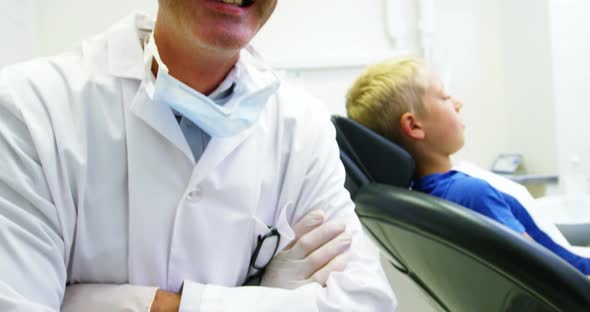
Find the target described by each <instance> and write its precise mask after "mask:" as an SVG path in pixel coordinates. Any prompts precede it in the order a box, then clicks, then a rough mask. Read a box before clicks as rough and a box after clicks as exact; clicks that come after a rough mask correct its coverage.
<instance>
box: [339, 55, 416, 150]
mask: <svg viewBox="0 0 590 312" xmlns="http://www.w3.org/2000/svg"><path fill="white" fill-rule="evenodd" d="M426 79H427V67H426V65H425V63H424V62H423V61H422V60H420V59H418V58H414V57H405V58H397V59H392V60H388V61H385V62H382V63H379V64H375V65H372V66H369V67H368V68H367V69H366V70H365V71H364V72H363V73H362V74H361V75H360V76H359V77H358V78H357V80H356V81H355V83H354V84H353V85H352V87H351V88H350V89H349V90H348V94H347V95H346V111H347V113H348V117H350V118H351V119H353V120H355V121H357V122H359V123H360V124H362V125H364V126H365V127H367V128H369V129H371V130H373V131H375V132H377V133H379V134H380V135H382V136H384V137H386V138H388V139H390V140H392V141H394V142H396V143H398V144H402V145H404V144H403V138H402V134H401V126H400V118H401V117H402V115H403V114H405V113H407V112H410V113H414V114H419V113H421V112H423V111H424V110H425V108H424V105H423V102H422V98H423V96H424V92H425V89H426V87H427V81H426Z"/></svg>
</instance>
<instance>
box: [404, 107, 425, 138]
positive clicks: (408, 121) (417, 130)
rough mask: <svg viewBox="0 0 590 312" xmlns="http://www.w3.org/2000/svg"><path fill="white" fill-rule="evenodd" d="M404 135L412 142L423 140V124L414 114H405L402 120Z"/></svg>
mask: <svg viewBox="0 0 590 312" xmlns="http://www.w3.org/2000/svg"><path fill="white" fill-rule="evenodd" d="M400 125H401V128H402V133H403V134H404V135H405V136H407V137H409V138H410V139H412V140H416V141H419V140H423V139H424V136H425V133H424V128H423V127H422V123H421V122H420V121H419V120H418V119H417V118H416V116H415V115H414V114H412V113H405V114H403V115H402V117H401V118H400Z"/></svg>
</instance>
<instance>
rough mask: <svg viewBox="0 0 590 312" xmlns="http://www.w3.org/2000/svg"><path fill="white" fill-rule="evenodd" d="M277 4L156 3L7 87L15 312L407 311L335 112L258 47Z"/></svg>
mask: <svg viewBox="0 0 590 312" xmlns="http://www.w3.org/2000/svg"><path fill="white" fill-rule="evenodd" d="M276 3H277V1H276V0H160V1H159V4H160V9H159V11H158V15H157V19H156V21H155V25H154V24H153V21H152V20H151V19H150V18H149V17H147V16H144V15H141V14H134V15H132V16H130V17H128V18H126V19H124V20H123V21H121V22H120V23H118V24H116V25H115V26H113V27H112V28H110V29H109V30H107V31H106V32H105V33H103V34H100V35H98V36H96V37H94V38H92V39H90V40H87V41H84V42H83V43H82V44H81V45H80V46H79V47H78V48H76V49H75V50H73V51H70V52H67V53H64V54H61V55H58V56H55V57H50V58H44V59H38V60H33V61H30V62H28V63H23V64H19V65H14V66H10V67H8V68H5V69H4V70H2V71H1V72H0V157H1V161H0V233H1V235H0V310H1V311H58V310H60V309H64V310H80V311H81V310H84V311H117V310H125V311H150V310H151V311H178V310H180V311H278V310H280V311H390V310H393V309H394V308H395V305H396V302H395V297H394V295H393V293H392V292H391V289H390V288H389V285H388V283H387V281H386V279H385V277H384V274H383V271H382V268H381V267H380V264H379V261H378V256H377V253H376V251H375V249H374V248H373V246H372V245H371V244H370V243H369V242H368V240H367V238H366V236H365V235H364V234H363V232H362V229H361V226H360V223H359V221H358V219H357V217H356V216H355V214H354V206H353V203H352V202H351V200H350V197H349V194H348V192H347V191H346V190H345V189H344V186H343V185H344V178H345V174H344V169H343V167H342V165H341V163H340V161H339V151H338V147H337V145H336V142H335V140H334V138H335V132H334V129H333V127H332V125H331V123H330V120H329V114H328V112H326V111H325V110H324V109H323V107H322V105H321V104H320V103H318V102H317V101H316V100H315V99H314V98H312V97H310V96H309V95H307V94H306V93H304V92H303V91H301V90H298V89H295V88H293V87H291V86H289V85H287V84H285V83H282V82H281V81H280V80H279V79H277V77H276V76H275V75H274V73H273V72H272V70H270V69H269V68H268V67H267V66H266V65H265V64H264V62H262V61H261V60H260V58H259V57H258V56H257V54H256V52H255V51H254V50H253V49H252V48H251V47H250V46H249V45H248V44H249V42H250V40H251V39H252V37H253V36H254V35H255V34H256V33H257V32H258V30H259V29H260V28H261V27H262V26H263V25H264V23H265V22H266V21H267V19H268V18H269V17H270V16H271V14H272V12H273V10H274V8H275V6H276ZM152 29H153V32H152V31H151V30H152ZM273 255H274V257H273ZM271 259H272V260H271ZM269 262H270V263H269ZM257 276H258V277H259V280H260V281H259V282H255V283H254V285H255V286H242V285H244V282H245V281H247V280H248V281H251V280H252V277H257ZM250 284H252V283H250ZM66 285H68V286H67V287H66ZM64 296H65V299H64ZM62 302H63V306H62Z"/></svg>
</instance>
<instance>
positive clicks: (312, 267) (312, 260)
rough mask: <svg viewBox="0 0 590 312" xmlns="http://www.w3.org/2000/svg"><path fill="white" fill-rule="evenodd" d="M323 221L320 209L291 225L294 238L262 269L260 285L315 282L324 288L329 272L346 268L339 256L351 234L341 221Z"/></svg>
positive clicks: (285, 287) (274, 285) (275, 286)
mask: <svg viewBox="0 0 590 312" xmlns="http://www.w3.org/2000/svg"><path fill="white" fill-rule="evenodd" d="M324 220H325V215H324V212H323V211H322V210H313V211H311V212H309V213H308V214H307V215H305V216H304V217H303V218H301V220H299V221H298V222H297V224H295V226H294V228H293V231H294V232H295V239H294V240H293V242H291V244H289V245H288V246H287V247H286V248H285V249H284V250H282V251H281V252H279V253H278V254H276V255H275V257H274V258H273V259H272V261H271V262H270V263H269V265H268V266H267V267H266V271H265V272H264V275H263V276H262V280H261V282H260V285H261V286H266V287H274V288H284V289H295V288H298V287H301V286H303V285H306V284H309V283H314V282H315V283H318V284H320V285H322V286H323V287H325V286H326V281H327V280H328V277H329V275H330V273H332V272H340V271H343V270H344V269H345V268H346V261H345V259H344V257H343V253H344V252H345V251H346V250H348V248H349V247H350V244H351V242H352V235H351V234H350V233H348V232H346V225H345V224H344V222H342V221H329V222H324Z"/></svg>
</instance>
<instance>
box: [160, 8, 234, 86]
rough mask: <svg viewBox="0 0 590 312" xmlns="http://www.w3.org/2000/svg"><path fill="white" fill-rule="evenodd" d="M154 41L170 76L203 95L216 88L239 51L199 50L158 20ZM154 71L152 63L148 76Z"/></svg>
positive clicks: (201, 48) (183, 36) (200, 48)
mask: <svg viewBox="0 0 590 312" xmlns="http://www.w3.org/2000/svg"><path fill="white" fill-rule="evenodd" d="M154 38H155V39H156V44H157V46H158V52H159V54H160V57H161V59H162V61H163V62H164V64H166V66H168V70H169V73H170V75H171V76H173V77H174V78H176V79H178V80H180V81H182V82H183V83H184V84H186V85H188V86H189V87H191V88H193V89H195V90H197V91H199V92H200V93H202V94H205V95H208V94H210V93H211V92H213V91H214V90H215V89H216V88H217V86H219V84H220V83H221V82H222V81H223V80H224V79H225V77H226V76H227V75H228V73H229V72H230V71H231V69H232V68H233V66H234V65H235V63H236V62H237V60H238V57H239V51H235V53H231V54H230V53H219V52H218V51H217V52H216V51H212V50H210V49H207V48H204V47H199V46H198V44H197V43H195V42H194V41H191V40H190V37H189V36H187V35H186V34H182V33H179V32H174V31H173V29H172V28H171V27H166V25H165V23H164V22H163V21H162V20H160V17H159V18H158V19H157V20H156V26H155V28H154ZM157 71H158V66H157V63H156V62H155V61H154V63H153V65H152V72H153V73H154V75H157Z"/></svg>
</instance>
